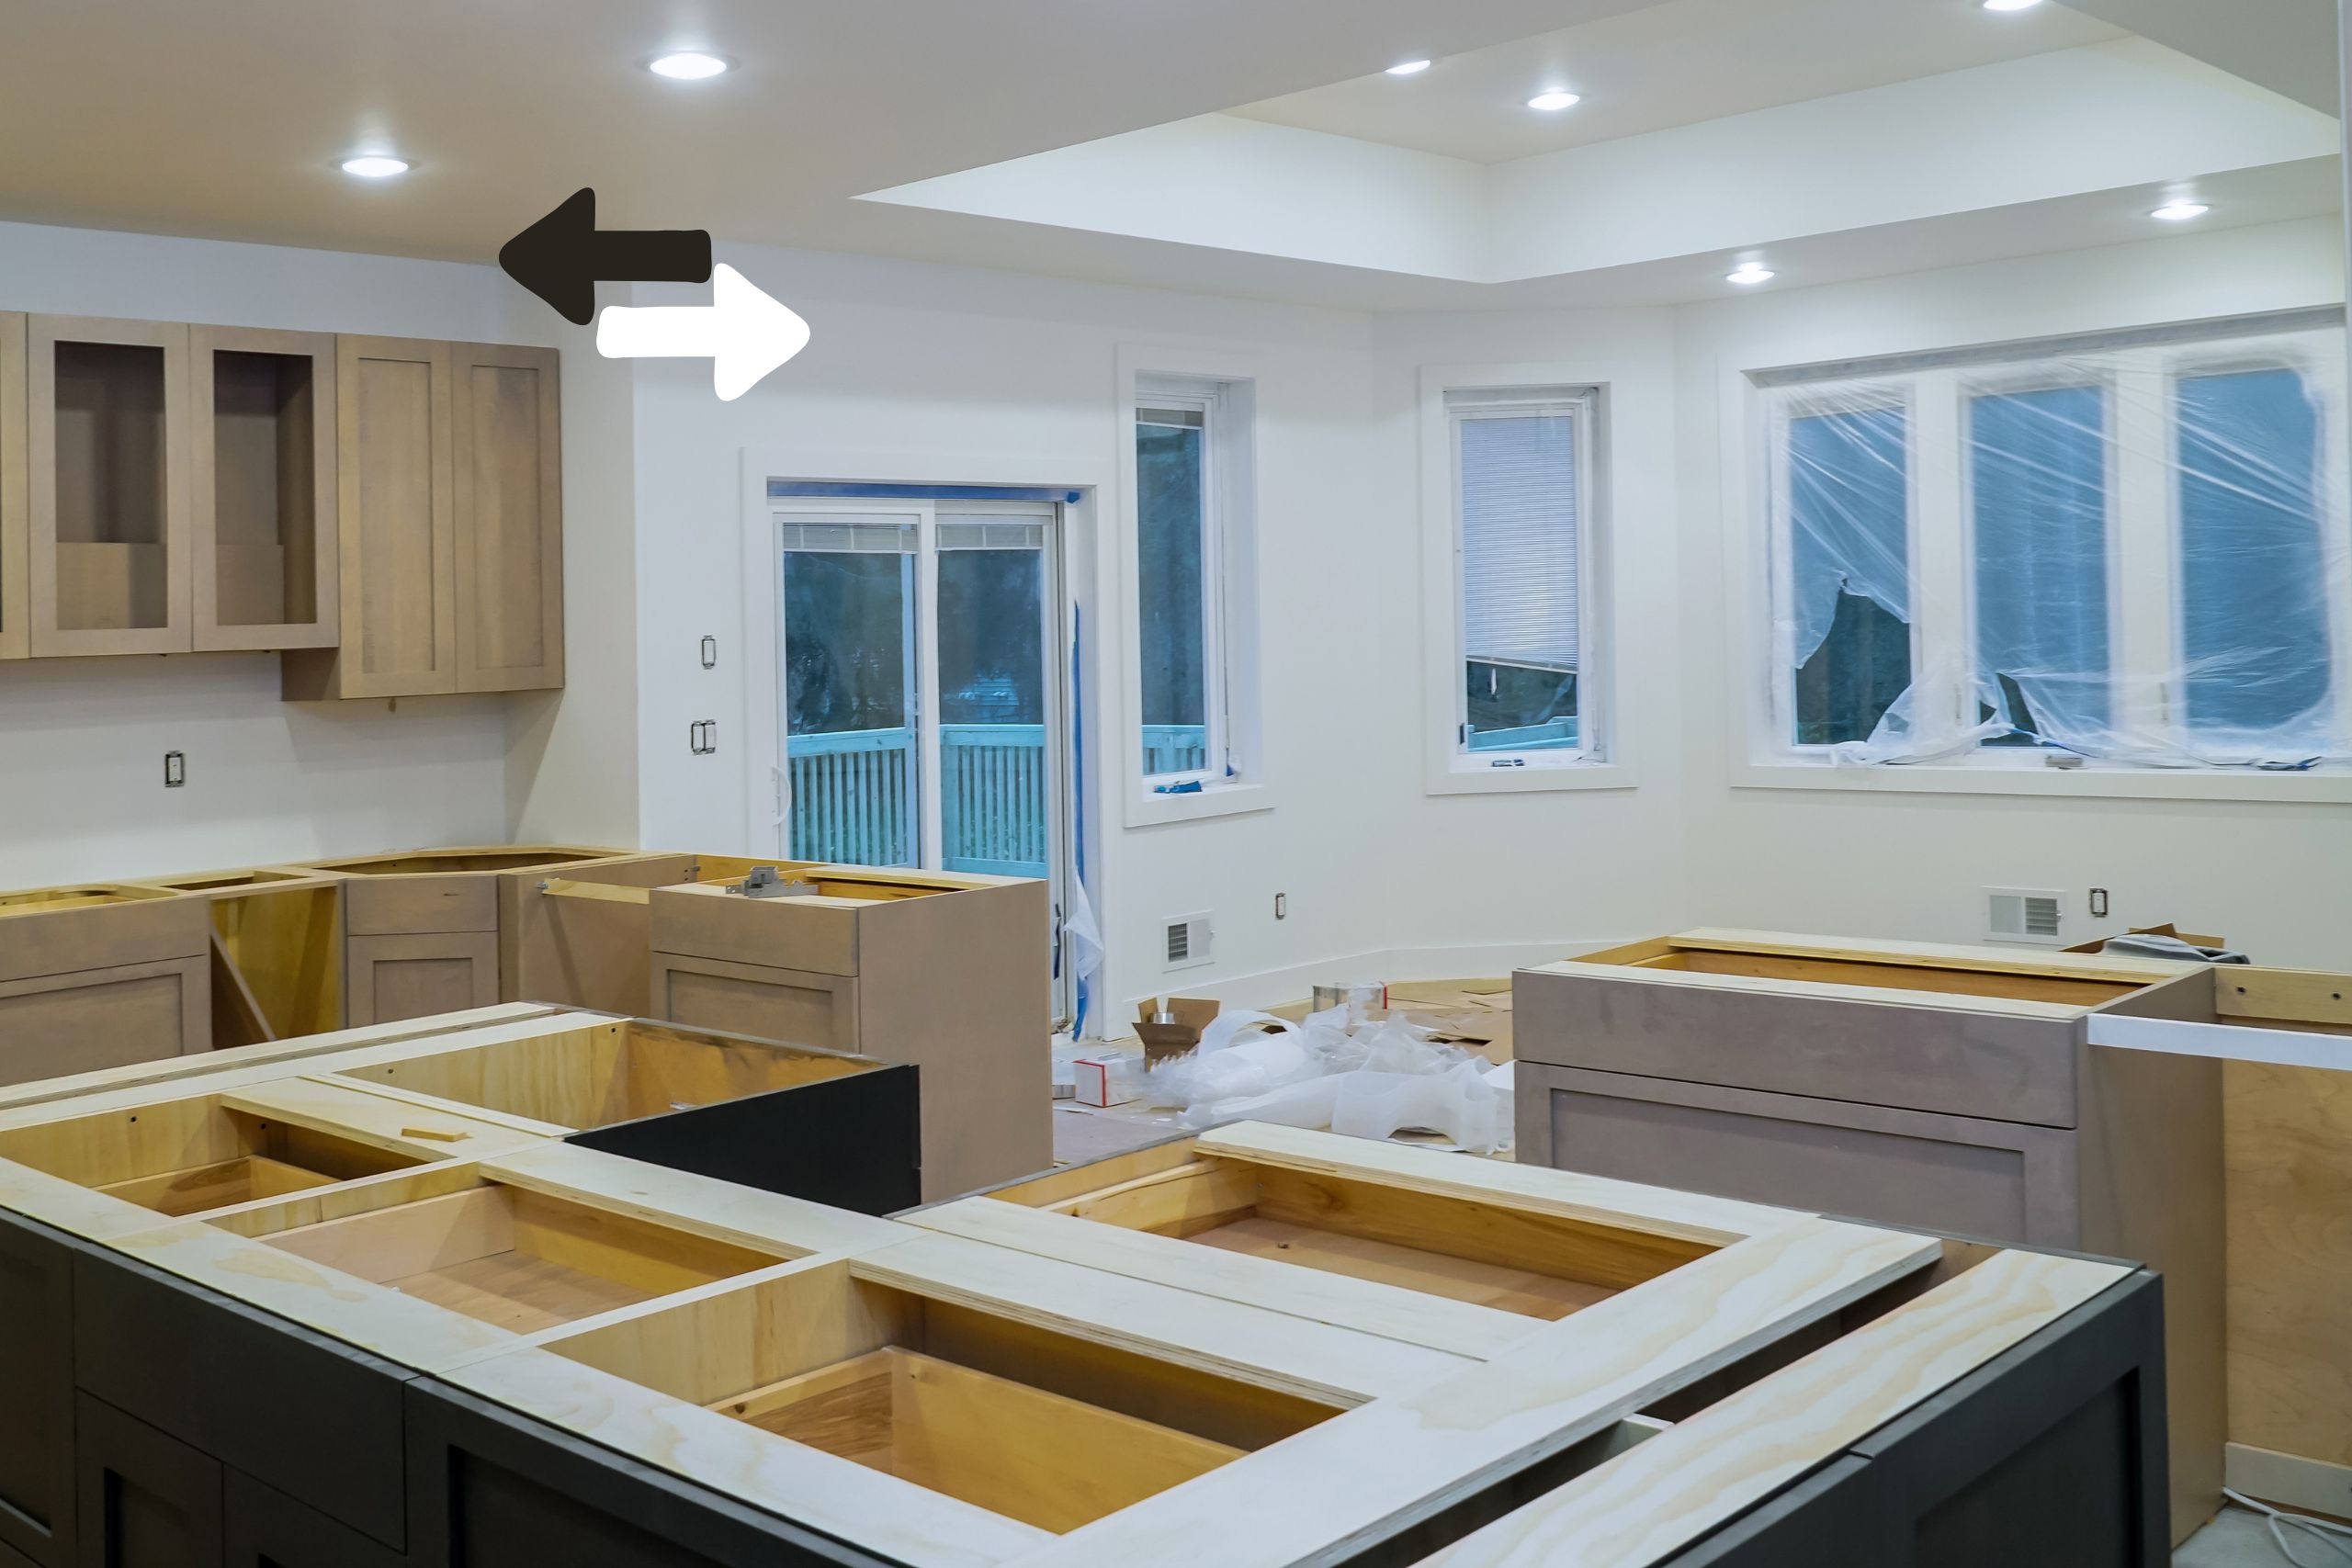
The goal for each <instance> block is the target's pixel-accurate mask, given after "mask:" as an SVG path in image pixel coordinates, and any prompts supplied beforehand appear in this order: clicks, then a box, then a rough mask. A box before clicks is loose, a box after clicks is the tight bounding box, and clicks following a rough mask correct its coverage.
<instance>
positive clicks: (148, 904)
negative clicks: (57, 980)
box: [0, 886, 212, 981]
mask: <svg viewBox="0 0 2352 1568" xmlns="http://www.w3.org/2000/svg"><path fill="white" fill-rule="evenodd" d="M211 941H212V923H211V919H210V916H209V910H208V909H207V908H206V906H205V905H204V904H203V903H202V902H200V901H198V900H197V899H193V898H175V897H172V896H171V895H170V894H168V893H164V892H162V891H159V890H154V889H146V888H137V887H120V886H93V887H52V888H44V889H41V890H40V891H38V892H32V893H11V894H7V895H6V896H5V897H0V981H8V980H28V979H34V978H38V977H39V976H44V975H65V974H71V973H73V972H74V971H76V970H85V969H105V968H118V967H120V966H121V965H124V964H153V963H159V962H161V961H163V960H164V959H171V958H201V957H203V956H204V955H205V953H207V952H209V949H210V944H211Z"/></svg>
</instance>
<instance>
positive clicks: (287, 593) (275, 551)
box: [188, 327, 339, 652]
mask: <svg viewBox="0 0 2352 1568" xmlns="http://www.w3.org/2000/svg"><path fill="white" fill-rule="evenodd" d="M188 355H189V365H188V373H189V399H188V403H189V428H190V439H189V448H190V452H191V455H192V457H193V465H192V473H191V479H192V486H191V491H190V495H189V505H190V513H191V517H192V521H193V533H192V546H191V576H192V579H193V587H194V594H195V601H194V606H193V609H194V627H195V633H194V641H195V646H196V648H197V649H198V651H199V652H201V651H208V650H211V649H282V648H332V647H334V644H335V640H336V627H337V620H338V615H337V612H338V609H339V603H338V599H339V594H338V580H337V575H336V538H335V344H334V338H333V337H332V336H330V335H327V334H325V333H285V332H266V331H261V330H257V329H250V328H235V327H192V328H190V329H189V339H188Z"/></svg>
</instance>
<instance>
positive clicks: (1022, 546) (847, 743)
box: [775, 501, 1069, 905]
mask: <svg viewBox="0 0 2352 1568" xmlns="http://www.w3.org/2000/svg"><path fill="white" fill-rule="evenodd" d="M775 521H776V539H777V570H778V571H779V572H780V574H781V581H780V587H781V590H782V592H781V595H780V598H779V604H781V606H782V612H783V615H782V619H783V626H782V628H781V629H782V634H783V635H782V639H781V640H782V643H783V648H782V650H781V652H782V668H781V675H782V680H781V682H780V683H779V687H780V695H781V698H782V704H783V708H784V712H783V714H782V718H783V721H784V722H783V723H782V724H781V725H780V726H779V727H778V728H779V731H780V735H781V739H782V740H783V750H784V757H783V759H782V761H783V766H782V768H781V769H780V770H779V778H778V783H779V785H780V789H779V794H780V795H781V796H782V798H781V799H780V800H779V801H778V806H779V807H780V808H781V809H780V812H779V815H780V817H781V818H782V821H783V826H784V830H785V845H784V848H785V850H786V852H787V853H788V854H790V855H792V856H793V857H794V858H796V859H799V860H817V861H836V862H842V863H852V864H860V865H903V866H921V867H927V868H932V869H937V870H945V871H967V872H984V873H989V874H997V875H1004V876H1035V877H1048V878H1051V879H1053V881H1054V882H1055V884H1056V888H1057V897H1056V902H1057V905H1058V904H1059V903H1060V902H1061V899H1060V897H1059V889H1060V887H1061V886H1062V879H1063V877H1064V875H1065V874H1066V871H1067V867H1066V865H1065V863H1064V862H1065V860H1066V855H1065V853H1064V848H1063V846H1065V845H1066V844H1067V843H1068V841H1069V832H1068V830H1067V827H1066V823H1065V813H1066V810H1067V804H1066V801H1065V799H1064V795H1065V793H1066V789H1065V781H1066V780H1067V778H1068V776H1069V773H1068V746H1069V735H1068V733H1067V727H1066V725H1065V724H1064V723H1063V722H1062V721H1061V719H1060V714H1061V712H1062V702H1061V686H1062V682H1061V677H1062V672H1063V664H1064V657H1063V652H1062V647H1063V639H1062V638H1061V637H1060V636H1059V635H1058V632H1057V628H1058V626H1059V624H1060V618H1061V592H1060V584H1059V580H1058V576H1057V570H1056V568H1057V523H1058V517H1057V508H1055V507H1053V506H1051V505H1047V504H1040V503H1029V502H971V501H963V502H948V501H940V502H932V501H907V502H887V501H861V502H810V503H808V505H807V506H805V507H799V506H794V505H790V504H787V503H779V504H778V505H777V506H776V509H775Z"/></svg>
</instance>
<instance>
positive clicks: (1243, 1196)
mask: <svg viewBox="0 0 2352 1568" xmlns="http://www.w3.org/2000/svg"><path fill="white" fill-rule="evenodd" d="M1188 1154H1189V1155H1190V1156H1191V1157H1187V1156H1188ZM1166 1157H1167V1158H1168V1159H1169V1160H1170V1161H1171V1163H1170V1164H1169V1165H1168V1166H1167V1168H1163V1169H1159V1170H1153V1171H1147V1172H1145V1173H1144V1174H1141V1175H1137V1176H1134V1177H1132V1178H1131V1179H1128V1180H1125V1181H1121V1182H1117V1183H1115V1184H1114V1185H1110V1186H1106V1187H1103V1188H1099V1189H1097V1190H1091V1191H1086V1192H1079V1193H1075V1194H1073V1193H1071V1192H1069V1190H1068V1181H1069V1174H1070V1173H1062V1174H1061V1175H1060V1177H1058V1178H1057V1179H1054V1180H1053V1181H1052V1182H1051V1184H1048V1183H1029V1184H1024V1185H1023V1186H1020V1187H1012V1188H1006V1189H1001V1190H999V1191H998V1192H997V1193H996V1194H995V1197H996V1198H997V1199H999V1200H1003V1201H1013V1202H1020V1203H1027V1204H1030V1205H1032V1206H1034V1207H1037V1208H1042V1209H1045V1210H1046V1211H1047V1212H1049V1213H1065V1214H1074V1215H1076V1216H1078V1217H1079V1218H1080V1219H1087V1220H1093V1221H1095V1222H1097V1223H1099V1224H1113V1225H1119V1226H1122V1227H1124V1228H1125V1229H1128V1230H1138V1231H1147V1232H1150V1233H1152V1234H1154V1235H1166V1236H1174V1237H1179V1238H1182V1239H1183V1240H1187V1241H1192V1242H1195V1243H1197V1244H1199V1245H1201V1246H1204V1247H1222V1248H1224V1249H1226V1250H1228V1251H1233V1252H1243V1253H1248V1254H1250V1255H1251V1256H1253V1257H1258V1258H1271V1259H1272V1260H1274V1261H1276V1262H1280V1263H1289V1264H1293V1265H1295V1266H1297V1267H1300V1268H1305V1269H1322V1270H1324V1271H1325V1272H1327V1273H1332V1274H1347V1275H1351V1276H1353V1277H1354V1278H1356V1279H1360V1280H1376V1281H1378V1282H1380V1283H1383V1284H1389V1285H1397V1286H1401V1287H1402V1288H1404V1289H1406V1290H1408V1291H1416V1292H1420V1293H1422V1294H1424V1295H1436V1296H1447V1297H1451V1298H1453V1300H1456V1301H1464V1302H1471V1303H1476V1304H1478V1305H1480V1306H1488V1307H1494V1308H1497V1309H1499V1310H1501V1311H1504V1312H1511V1313H1517V1314H1521V1315H1522V1316H1525V1317H1533V1318H1542V1319H1546V1320H1556V1319H1559V1318H1563V1317H1566V1316H1567V1315H1569V1314H1571V1313H1575V1312H1577V1311H1580V1310H1581V1309H1583V1308H1585V1307H1588V1306H1590V1305H1592V1304H1593V1303H1596V1302H1599V1301H1603V1300H1606V1299H1607V1298H1608V1297H1610V1296H1613V1295H1615V1294H1616V1293H1617V1292H1620V1291H1623V1290H1626V1289H1628V1288H1630V1287H1632V1286H1634V1285H1638V1284H1640V1283H1642V1282H1643V1281H1644V1280H1653V1279H1656V1278H1657V1276H1659V1275H1661V1274H1664V1273H1666V1272H1668V1270H1670V1269H1678V1268H1679V1267H1681V1266H1682V1265H1683V1264H1685V1263H1689V1262H1691V1261H1693V1260H1695V1259H1697V1258H1703V1257H1705V1256H1706V1255H1707V1254H1709V1253H1711V1252H1713V1251H1714V1250H1715V1249H1714V1248H1713V1247H1711V1246H1709V1245H1707V1244H1706V1243H1704V1242H1698V1241H1691V1240H1687V1239H1684V1238H1682V1237H1679V1236H1669V1235H1656V1234H1653V1233H1650V1232H1646V1231H1641V1230H1636V1229H1634V1228H1631V1227H1628V1226H1616V1225H1610V1224H1601V1223H1600V1222H1598V1221H1593V1220H1585V1219H1572V1218H1568V1217H1566V1216H1564V1215H1558V1214H1551V1213H1544V1212H1541V1211H1539V1210H1536V1209H1532V1208H1514V1207H1511V1206H1510V1205H1509V1204H1508V1202H1507V1201H1502V1200H1500V1199H1495V1200H1488V1201H1472V1200H1469V1199H1464V1198H1459V1197H1451V1196H1444V1195H1441V1194H1434V1193H1427V1192H1419V1191H1415V1190H1412V1189H1410V1188H1408V1187H1405V1186H1402V1185H1391V1184H1388V1183H1385V1182H1381V1181H1377V1180H1372V1179H1360V1178H1355V1177H1339V1176H1329V1175H1324V1174H1320V1173H1313V1174H1310V1173H1308V1172H1305V1171H1297V1170H1290V1169H1286V1168H1282V1167H1279V1166H1273V1165H1261V1164H1256V1163H1253V1162H1250V1161H1249V1160H1244V1159H1239V1158H1235V1157H1231V1156H1224V1155H1215V1156H1204V1155H1200V1154H1198V1153H1197V1152H1193V1151H1190V1150H1188V1149H1187V1147H1186V1145H1171V1146H1170V1154H1169V1155H1168V1156H1166ZM1173 1162H1181V1163H1173ZM1127 1168H1128V1169H1130V1170H1132V1169H1133V1168H1134V1167H1133V1166H1132V1165H1129V1166H1128V1167H1127Z"/></svg>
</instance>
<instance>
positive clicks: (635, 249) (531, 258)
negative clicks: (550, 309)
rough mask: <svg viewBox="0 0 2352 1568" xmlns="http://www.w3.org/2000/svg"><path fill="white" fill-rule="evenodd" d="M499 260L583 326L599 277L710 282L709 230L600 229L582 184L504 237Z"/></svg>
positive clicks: (591, 316)
mask: <svg viewBox="0 0 2352 1568" xmlns="http://www.w3.org/2000/svg"><path fill="white" fill-rule="evenodd" d="M498 265H500V266H503V267H504V268H505V269H506V276H509V277H511V278H513V279H514V280H515V282H517V283H519V284H521V285H522V286H523V287H524V288H527V289H529V290H530V291H531V292H532V293H534V294H536V295H537V296H538V297H539V298H540V299H544V300H546V301H547V302H548V304H550V305H552V306H554V307H555V308H556V310H557V311H558V312H560V314H561V315H562V317H563V318H564V320H566V321H571V322H573V323H575V324H577V325H579V326H583V327H584V326H586V325H587V324H588V323H589V322H590V321H594V320H595V319H596V285H597V284H599V283H708V282H709V281H710V235H709V234H708V232H707V231H704V230H701V229H605V230H599V229H598V228H597V227H596V193H595V192H594V190H588V189H582V190H579V191H576V192H574V193H573V194H572V195H571V197H568V198H567V199H566V200H565V201H564V204H563V205H562V206H561V207H559V208H557V209H555V210H554V211H553V212H550V213H548V215H547V216H546V217H545V218H542V219H540V220H538V221H537V223H534V224H532V225H531V226H530V227H529V228H527V229H526V230H524V231H522V232H521V233H519V234H517V235H515V237H514V238H513V239H511V240H509V241H507V242H506V246H505V248H504V249H503V250H502V251H500V252H499V253H498Z"/></svg>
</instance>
